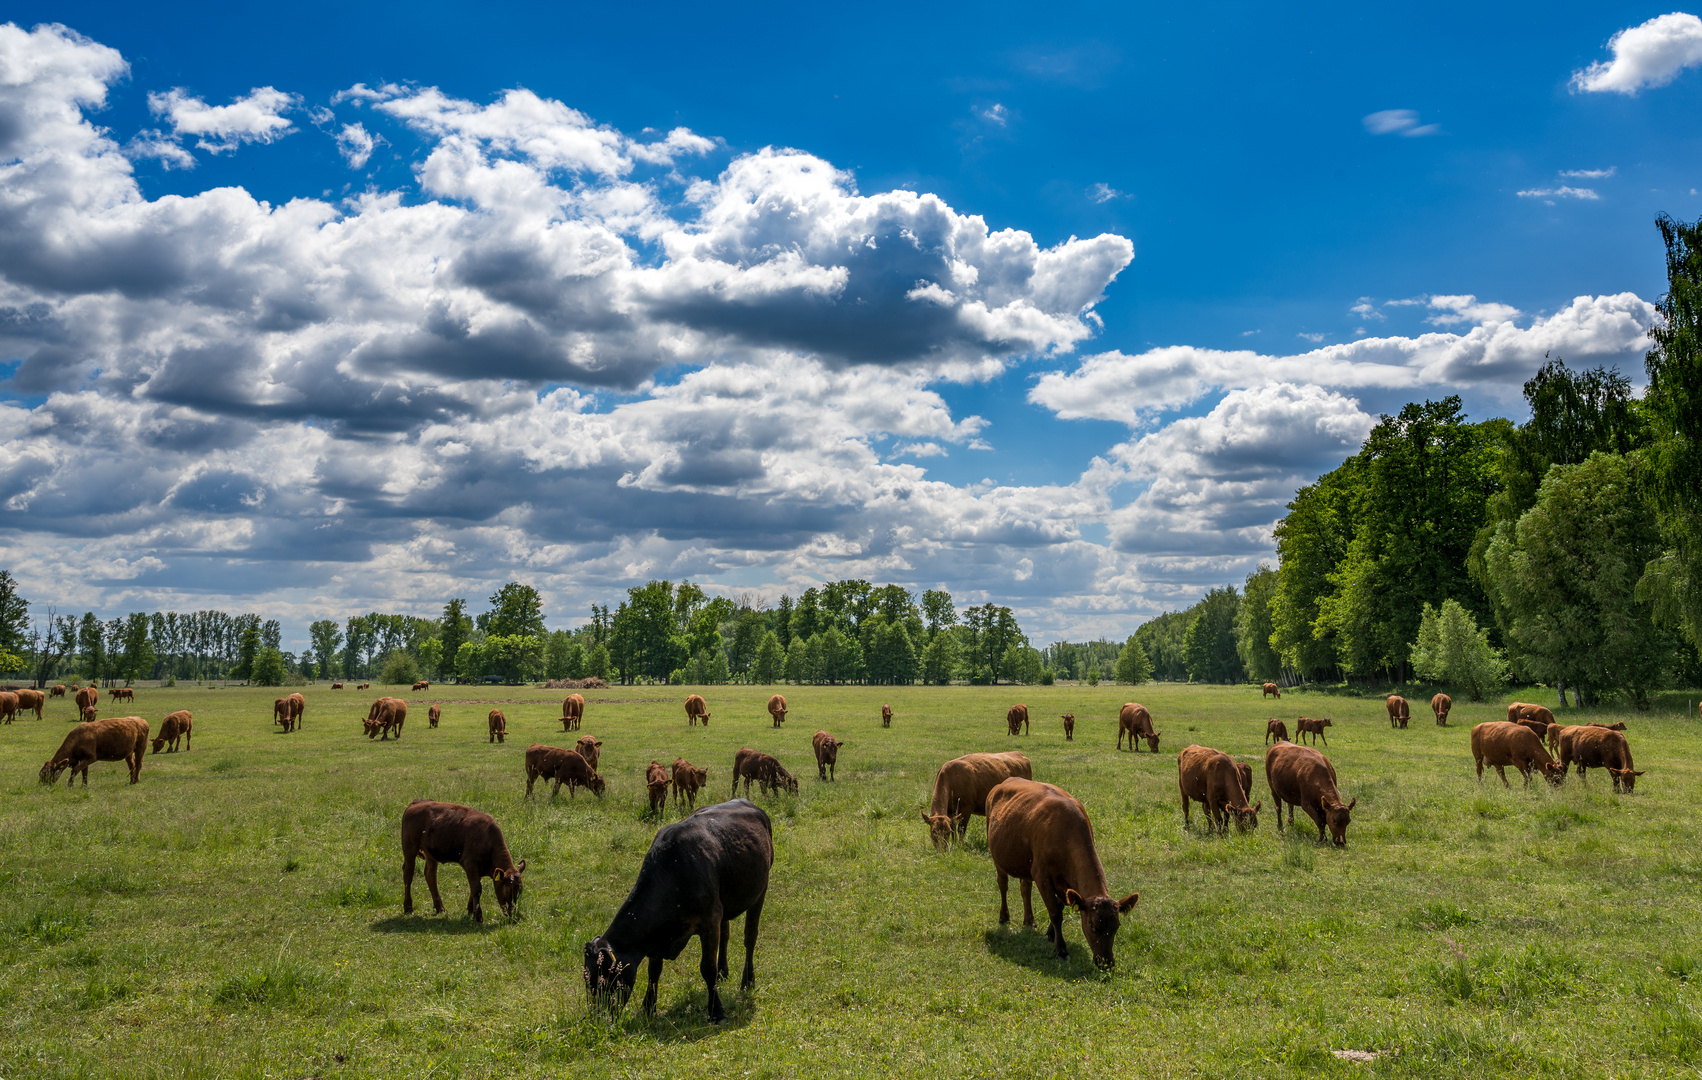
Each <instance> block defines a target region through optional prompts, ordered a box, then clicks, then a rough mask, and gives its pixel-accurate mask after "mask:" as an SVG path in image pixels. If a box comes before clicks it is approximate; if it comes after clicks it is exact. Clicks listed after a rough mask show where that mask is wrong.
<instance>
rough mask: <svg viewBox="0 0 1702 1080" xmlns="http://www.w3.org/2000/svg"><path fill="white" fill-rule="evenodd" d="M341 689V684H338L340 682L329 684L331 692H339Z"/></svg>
mask: <svg viewBox="0 0 1702 1080" xmlns="http://www.w3.org/2000/svg"><path fill="white" fill-rule="evenodd" d="M342 688H343V684H342V683H340V682H334V683H332V684H331V689H333V690H341V689H342Z"/></svg>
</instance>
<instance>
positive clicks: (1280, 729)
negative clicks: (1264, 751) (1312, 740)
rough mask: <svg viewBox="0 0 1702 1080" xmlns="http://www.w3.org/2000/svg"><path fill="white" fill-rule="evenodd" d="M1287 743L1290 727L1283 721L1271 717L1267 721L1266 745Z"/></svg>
mask: <svg viewBox="0 0 1702 1080" xmlns="http://www.w3.org/2000/svg"><path fill="white" fill-rule="evenodd" d="M1287 741H1288V725H1287V724H1285V723H1283V722H1282V721H1281V720H1278V719H1277V718H1276V717H1274V716H1273V717H1271V718H1270V719H1269V720H1266V721H1265V742H1266V743H1279V742H1287Z"/></svg>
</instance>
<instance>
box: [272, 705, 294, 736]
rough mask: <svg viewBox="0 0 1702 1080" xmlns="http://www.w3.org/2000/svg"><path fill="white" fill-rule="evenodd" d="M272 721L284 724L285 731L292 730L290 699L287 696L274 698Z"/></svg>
mask: <svg viewBox="0 0 1702 1080" xmlns="http://www.w3.org/2000/svg"><path fill="white" fill-rule="evenodd" d="M272 723H274V724H282V725H283V728H284V732H285V733H286V734H287V733H288V732H289V730H290V699H289V698H287V697H281V698H273V699H272Z"/></svg>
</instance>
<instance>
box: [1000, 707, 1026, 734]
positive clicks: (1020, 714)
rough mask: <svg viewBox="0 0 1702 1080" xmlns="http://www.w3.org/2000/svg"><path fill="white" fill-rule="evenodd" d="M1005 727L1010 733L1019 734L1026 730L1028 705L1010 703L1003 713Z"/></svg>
mask: <svg viewBox="0 0 1702 1080" xmlns="http://www.w3.org/2000/svg"><path fill="white" fill-rule="evenodd" d="M1005 727H1007V728H1009V729H1010V733H1011V734H1012V735H1021V734H1023V733H1024V732H1026V731H1027V730H1028V706H1027V705H1012V706H1011V707H1010V711H1008V712H1006V713H1005Z"/></svg>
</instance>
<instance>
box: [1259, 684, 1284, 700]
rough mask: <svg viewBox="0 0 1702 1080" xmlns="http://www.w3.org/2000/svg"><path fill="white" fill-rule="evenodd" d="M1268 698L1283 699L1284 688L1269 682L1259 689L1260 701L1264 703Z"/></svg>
mask: <svg viewBox="0 0 1702 1080" xmlns="http://www.w3.org/2000/svg"><path fill="white" fill-rule="evenodd" d="M1268 697H1274V698H1281V697H1282V687H1280V686H1278V685H1277V684H1276V683H1274V682H1268V683H1266V684H1265V685H1264V686H1262V687H1260V688H1259V700H1260V701H1263V700H1265V699H1266V698H1268Z"/></svg>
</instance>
